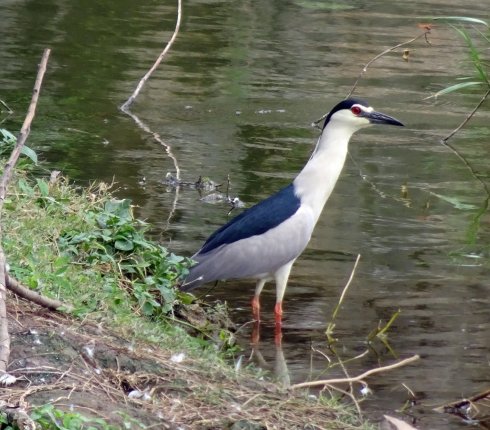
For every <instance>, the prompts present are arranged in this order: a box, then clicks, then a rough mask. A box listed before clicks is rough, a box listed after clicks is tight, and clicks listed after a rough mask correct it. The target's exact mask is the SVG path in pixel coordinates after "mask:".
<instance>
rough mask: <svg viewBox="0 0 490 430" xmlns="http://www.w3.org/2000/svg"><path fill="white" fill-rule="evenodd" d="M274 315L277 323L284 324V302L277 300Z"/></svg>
mask: <svg viewBox="0 0 490 430" xmlns="http://www.w3.org/2000/svg"><path fill="white" fill-rule="evenodd" d="M274 317H275V320H276V325H282V302H277V303H276V306H275V307H274Z"/></svg>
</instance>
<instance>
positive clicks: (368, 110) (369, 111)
mask: <svg viewBox="0 0 490 430" xmlns="http://www.w3.org/2000/svg"><path fill="white" fill-rule="evenodd" d="M357 106H359V105H357ZM359 107H360V108H361V109H362V110H363V111H364V112H368V113H371V112H373V111H374V109H373V108H372V107H371V106H369V107H364V106H359Z"/></svg>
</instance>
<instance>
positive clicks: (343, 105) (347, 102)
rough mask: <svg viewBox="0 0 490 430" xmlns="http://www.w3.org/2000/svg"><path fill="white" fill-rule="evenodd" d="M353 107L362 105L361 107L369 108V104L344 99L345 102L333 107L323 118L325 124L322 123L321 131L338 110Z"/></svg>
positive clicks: (363, 101)
mask: <svg viewBox="0 0 490 430" xmlns="http://www.w3.org/2000/svg"><path fill="white" fill-rule="evenodd" d="M354 105H362V106H366V107H368V106H369V103H368V102H366V101H365V100H361V99H346V100H342V101H341V102H340V103H338V104H336V105H335V106H334V107H333V109H332V110H331V111H330V112H329V114H328V115H327V117H326V118H325V122H324V123H323V127H322V129H323V128H325V127H326V125H327V124H328V121H330V118H331V117H332V115H333V114H334V113H335V112H338V111H339V110H342V109H350V108H351V107H352V106H354Z"/></svg>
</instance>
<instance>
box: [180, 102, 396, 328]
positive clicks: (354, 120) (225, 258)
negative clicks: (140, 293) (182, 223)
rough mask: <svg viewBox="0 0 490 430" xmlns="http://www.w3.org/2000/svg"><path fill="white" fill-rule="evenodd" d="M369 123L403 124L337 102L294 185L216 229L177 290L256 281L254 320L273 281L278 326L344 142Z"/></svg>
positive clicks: (342, 159)
mask: <svg viewBox="0 0 490 430" xmlns="http://www.w3.org/2000/svg"><path fill="white" fill-rule="evenodd" d="M371 124H391V125H399V126H402V125H403V124H402V123H401V122H400V121H397V120H396V119H394V118H392V117H390V116H388V115H385V114H382V113H379V112H376V111H374V109H373V108H372V107H370V106H369V105H368V104H367V103H366V102H364V101H362V100H357V99H348V100H344V101H342V102H340V103H339V104H337V105H336V106H335V107H334V108H333V109H332V110H331V111H330V113H329V114H328V115H327V116H326V118H325V122H324V124H323V131H322V134H321V135H320V138H319V139H318V143H317V145H316V147H315V150H314V151H313V154H312V155H311V157H310V159H309V160H308V163H306V165H305V167H304V168H303V170H301V172H300V173H299V174H298V176H296V178H295V179H294V181H293V182H292V183H291V184H290V185H288V186H287V187H286V188H283V189H282V190H280V191H279V192H277V193H276V194H274V195H272V196H270V197H269V198H267V199H265V200H263V201H261V202H260V203H258V204H256V205H255V206H253V207H251V208H249V209H247V210H245V211H244V212H242V213H241V214H240V215H238V216H237V217H235V218H233V219H232V220H231V221H229V222H228V223H227V224H225V225H224V226H222V227H221V228H219V229H218V230H216V231H215V232H214V233H213V234H212V235H211V236H210V237H209V238H208V240H207V241H206V242H205V243H204V245H203V247H202V248H201V249H200V250H199V251H198V252H197V253H196V254H194V256H193V257H192V259H193V260H195V261H196V262H197V264H196V265H194V266H193V267H192V268H191V269H190V273H189V275H188V276H187V278H186V279H185V281H184V284H183V285H182V287H181V288H182V289H183V290H185V291H187V290H192V289H193V288H196V287H198V286H200V285H202V284H206V283H208V282H212V281H217V280H224V279H239V278H253V279H256V280H257V284H256V287H255V295H254V297H253V299H252V311H253V315H254V319H255V320H257V321H258V320H259V319H260V302H259V296H260V293H261V292H262V288H263V287H264V284H265V283H266V282H267V281H270V280H273V279H274V280H275V281H276V305H275V308H274V313H275V321H276V324H277V325H279V326H280V324H281V320H282V299H283V297H284V292H285V290H286V285H287V283H288V278H289V273H290V271H291V267H292V266H293V263H294V262H295V260H296V259H297V258H298V257H299V255H300V254H301V253H302V252H303V250H304V249H305V248H306V245H307V244H308V242H309V240H310V238H311V234H312V233H313V229H314V228H315V224H316V223H317V221H318V218H319V217H320V214H321V212H322V210H323V206H325V203H326V201H327V200H328V198H329V196H330V194H331V193H332V190H333V188H334V186H335V183H336V182H337V179H338V177H339V175H340V172H341V171H342V168H343V166H344V162H345V158H346V156H347V147H348V143H349V139H350V138H351V136H352V135H353V134H354V133H355V132H356V131H357V130H360V129H361V128H364V127H367V126H369V125H371Z"/></svg>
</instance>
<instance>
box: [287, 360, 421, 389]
mask: <svg viewBox="0 0 490 430" xmlns="http://www.w3.org/2000/svg"><path fill="white" fill-rule="evenodd" d="M418 359H420V356H419V355H414V356H413V357H409V358H406V359H404V360H402V361H399V362H397V363H393V364H390V365H388V366H383V367H377V368H376V369H371V370H368V371H366V372H364V373H361V374H360V375H358V376H354V377H352V378H334V379H322V380H319V381H311V382H301V383H299V384H294V385H291V387H290V389H291V390H296V389H298V388H307V387H318V386H320V385H333V384H349V383H351V382H361V383H363V379H365V378H367V377H368V376H370V375H373V374H375V373H381V372H387V371H389V370H393V369H396V368H398V367H402V366H406V365H407V364H410V363H412V362H414V361H417V360H418Z"/></svg>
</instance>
